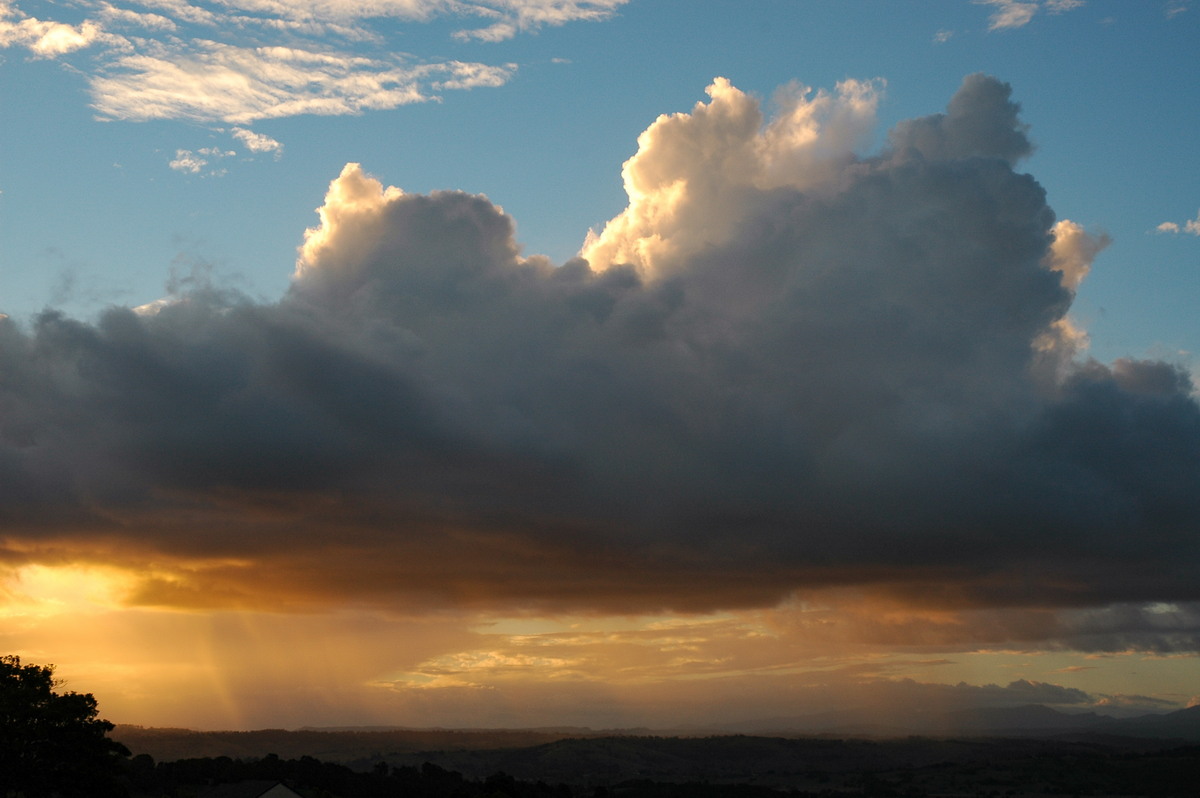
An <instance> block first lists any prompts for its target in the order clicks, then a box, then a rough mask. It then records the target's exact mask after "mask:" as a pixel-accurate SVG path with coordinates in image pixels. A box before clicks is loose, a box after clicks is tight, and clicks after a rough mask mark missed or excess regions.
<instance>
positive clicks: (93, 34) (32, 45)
mask: <svg viewBox="0 0 1200 798" xmlns="http://www.w3.org/2000/svg"><path fill="white" fill-rule="evenodd" d="M118 41H120V40H119V39H118V38H117V37H112V36H108V35H106V34H105V33H104V31H103V30H102V29H101V27H100V26H99V25H98V24H96V23H95V22H93V21H91V20H85V21H84V22H82V23H80V24H78V25H68V24H65V23H62V22H56V21H53V20H44V19H38V18H36V17H30V16H28V15H26V14H24V13H23V12H22V11H20V10H19V9H18V8H17V7H16V6H14V5H12V4H10V3H0V48H2V47H12V46H21V47H26V48H28V49H29V51H30V52H31V53H33V54H34V55H35V56H38V57H41V58H54V57H56V56H60V55H64V54H66V53H73V52H75V51H76V50H82V49H84V48H86V47H91V46H92V45H93V44H96V43H99V42H108V43H114V42H118Z"/></svg>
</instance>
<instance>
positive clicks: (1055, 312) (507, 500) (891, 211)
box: [0, 76, 1200, 639]
mask: <svg viewBox="0 0 1200 798" xmlns="http://www.w3.org/2000/svg"><path fill="white" fill-rule="evenodd" d="M720 85H722V86H723V88H719V89H714V90H713V91H710V94H712V95H713V103H712V104H711V105H709V106H698V107H697V110H696V112H695V113H694V114H692V115H690V116H688V115H677V116H675V117H671V118H666V117H664V118H663V119H660V121H659V122H658V123H656V125H655V127H652V128H651V130H650V131H647V134H646V135H645V136H643V139H642V140H641V145H642V152H641V153H639V156H637V157H638V159H640V161H636V162H635V161H631V164H633V166H632V167H631V166H627V172H628V174H635V173H639V172H638V170H642V171H641V172H640V174H643V175H644V174H645V173H646V171H647V170H648V168H649V167H650V166H653V167H655V169H657V170H658V171H657V172H655V174H656V175H657V176H658V178H661V181H660V183H661V191H663V192H667V191H670V192H674V193H673V194H672V195H671V196H672V199H671V200H670V203H669V207H670V213H673V214H676V215H675V216H673V217H670V218H669V220H668V221H669V223H670V224H669V225H668V223H667V222H664V221H663V220H664V219H668V216H667V215H664V214H665V212H664V211H663V210H662V209H663V208H665V207H667V205H664V204H659V205H653V203H650V204H645V203H643V204H642V205H640V206H638V205H637V203H636V202H631V209H630V211H629V212H627V213H628V214H629V215H630V216H629V217H628V218H625V219H624V221H623V222H622V224H621V225H617V224H614V225H611V226H610V229H606V231H605V232H604V233H603V235H602V236H600V237H598V239H597V241H599V242H600V243H599V245H597V244H596V242H592V243H590V244H589V248H588V249H585V252H586V253H591V254H592V257H593V261H592V262H591V263H589V262H587V261H584V260H576V261H572V262H569V263H567V264H565V265H563V266H561V267H553V266H552V265H551V264H549V263H548V262H546V261H544V260H543V259H540V258H537V257H534V258H523V257H522V256H521V255H520V253H519V250H518V247H517V245H516V243H515V241H514V237H513V224H512V222H511V220H510V219H509V218H508V217H507V216H505V215H504V214H503V213H502V212H501V211H500V209H498V208H497V207H496V206H495V205H493V204H492V203H491V202H489V201H488V200H487V199H486V198H483V197H479V196H469V195H466V194H462V193H457V192H442V193H435V194H433V195H429V196H420V195H406V194H403V193H402V192H400V191H399V190H396V189H388V190H386V191H385V190H384V189H383V188H382V186H381V185H380V184H379V183H378V182H376V181H374V180H373V179H371V178H369V177H367V176H366V175H365V174H363V172H362V171H361V170H360V169H359V168H358V167H357V165H350V166H348V167H347V168H346V170H345V171H344V172H343V173H342V175H341V176H340V177H339V178H338V179H337V180H336V181H334V183H333V184H332V185H331V187H330V193H329V195H328V197H327V198H326V202H325V205H324V206H323V208H322V209H321V220H322V221H321V226H320V227H319V228H317V229H314V230H312V231H309V234H308V237H307V239H306V242H305V246H304V248H303V249H302V253H301V260H300V263H299V266H298V268H297V274H296V278H295V280H294V282H293V285H292V287H291V289H290V291H289V293H288V294H287V295H286V296H285V297H284V298H283V299H282V300H281V301H279V302H278V303H276V304H267V305H264V304H255V303H251V302H249V301H246V300H242V299H239V298H237V297H234V296H228V295H221V294H218V293H215V292H212V291H211V290H207V289H205V290H198V291H196V292H193V293H191V294H187V295H184V296H181V297H179V298H178V301H176V302H174V303H172V304H166V305H164V306H162V307H161V308H160V309H159V310H158V311H157V312H156V313H135V312H133V311H129V310H123V309H115V310H112V311H110V312H108V313H107V314H106V315H105V316H104V317H103V318H101V319H100V320H99V321H98V322H97V323H96V324H87V323H83V322H79V321H76V320H72V319H68V318H65V317H63V316H61V315H58V314H55V313H46V314H44V315H42V316H41V317H40V318H38V319H37V320H36V321H35V322H34V323H33V324H32V325H31V327H30V328H29V329H27V330H26V329H21V328H19V327H18V326H17V325H16V324H14V323H13V322H11V321H7V320H6V321H4V322H3V323H2V324H0V403H2V404H0V408H2V411H3V416H2V417H0V436H2V438H0V440H2V446H0V521H2V523H3V527H4V528H3V536H4V538H5V539H6V541H7V548H6V549H5V551H7V552H8V556H9V557H10V558H20V557H34V556H38V555H37V552H42V553H43V554H42V556H50V555H49V554H48V552H52V551H77V552H87V551H92V552H93V555H92V556H100V552H106V553H107V554H105V556H117V555H116V554H114V552H119V553H120V556H123V557H128V558H131V560H136V558H137V557H138V556H141V557H144V558H146V559H147V560H154V561H156V562H164V563H175V566H174V567H175V568H176V570H175V571H174V572H173V573H172V574H171V575H169V578H156V579H154V580H147V581H146V582H145V584H144V585H143V587H142V589H141V591H140V592H139V593H138V594H137V595H136V596H135V600H137V601H142V602H146V603H183V604H203V603H245V604H266V605H278V606H289V605H291V604H293V603H294V604H297V605H298V604H303V603H305V602H312V601H318V602H321V601H341V600H367V601H373V602H383V603H397V604H399V605H411V604H413V603H420V604H477V605H485V606H489V605H490V606H500V605H504V606H514V605H523V606H531V607H549V608H556V607H557V608H566V607H570V608H576V609H579V608H584V609H589V608H590V609H598V610H622V611H642V610H653V609H659V608H667V607H669V608H675V609H685V610H696V609H713V608H718V607H733V606H752V605H765V604H770V603H773V602H775V601H777V600H779V599H780V598H781V597H783V596H785V595H787V594H788V593H789V592H790V591H792V590H794V589H797V588H814V587H821V586H829V585H869V586H873V588H880V589H885V590H887V591H890V592H894V593H896V594H899V595H901V596H903V597H905V598H906V600H910V601H916V602H921V603H928V604H946V605H951V606H956V607H960V608H972V607H976V608H979V607H984V608H986V607H1009V606H1014V605H1028V606H1043V607H1045V606H1048V607H1072V606H1090V605H1097V606H1098V605H1104V604H1108V603H1111V602H1127V603H1132V604H1133V605H1136V604H1137V603H1138V602H1150V601H1182V600H1195V599H1200V583H1198V582H1197V580H1196V579H1195V569H1196V566H1197V565H1198V564H1200V558H1198V556H1197V554H1198V552H1197V533H1196V530H1197V524H1198V522H1200V407H1198V406H1197V403H1196V401H1195V399H1194V398H1193V396H1192V393H1191V391H1192V386H1191V384H1190V382H1189V380H1188V378H1187V376H1186V375H1185V374H1184V373H1183V372H1181V371H1180V370H1178V369H1177V368H1175V367H1173V366H1170V365H1168V364H1164V363H1159V362H1149V361H1133V360H1130V361H1121V362H1118V363H1116V364H1113V365H1111V366H1106V365H1103V364H1099V363H1095V362H1090V361H1086V362H1085V361H1080V362H1076V361H1075V360H1073V356H1074V355H1075V347H1076V341H1077V339H1078V333H1077V332H1076V331H1073V330H1072V328H1071V327H1070V325H1069V322H1068V321H1067V320H1066V313H1067V310H1068V308H1069V306H1070V302H1071V299H1072V292H1073V289H1074V286H1075V285H1076V284H1077V283H1078V279H1079V278H1081V277H1082V274H1083V272H1085V271H1086V268H1087V261H1090V258H1091V257H1092V256H1094V254H1095V252H1096V251H1098V249H1099V248H1100V246H1102V243H1101V242H1098V239H1095V238H1090V237H1087V236H1086V235H1085V234H1083V233H1082V232H1081V231H1080V230H1078V228H1077V227H1076V228H1073V229H1074V233H1072V228H1070V227H1067V226H1064V225H1069V223H1061V222H1060V223H1058V224H1057V225H1056V223H1055V218H1054V214H1053V213H1052V211H1051V210H1050V208H1049V207H1048V206H1047V204H1046V199H1045V194H1044V192H1043V190H1042V188H1041V187H1040V186H1039V185H1038V184H1037V182H1036V181H1035V180H1034V179H1033V178H1032V177H1030V176H1029V175H1025V174H1021V173H1019V172H1017V171H1015V170H1014V164H1015V163H1016V162H1017V161H1018V160H1019V159H1020V158H1021V157H1023V156H1024V155H1027V154H1028V153H1029V152H1030V151H1031V146H1030V143H1029V140H1028V138H1027V137H1026V133H1025V126H1024V125H1023V124H1022V123H1021V122H1020V120H1019V118H1018V115H1017V110H1018V109H1017V106H1016V105H1015V104H1014V103H1013V102H1012V101H1011V100H1010V98H1009V93H1010V92H1009V88H1008V87H1007V85H1005V84H1001V83H999V82H998V81H995V80H994V79H991V78H986V77H982V76H972V77H969V78H968V79H967V80H966V81H965V82H964V84H963V87H962V88H961V89H960V91H959V92H958V94H956V95H955V97H954V98H953V99H952V100H951V102H950V105H949V108H948V111H947V113H946V114H944V115H937V116H933V117H927V118H923V119H917V120H912V121H909V122H905V123H902V124H900V125H898V126H897V127H896V129H895V130H893V131H892V134H891V136H890V137H889V142H890V146H889V148H888V149H887V150H886V151H885V152H884V153H883V154H881V155H879V156H876V157H872V158H867V159H861V158H851V157H848V156H846V154H845V153H841V154H838V152H837V151H836V148H834V149H833V150H831V151H830V152H832V153H833V154H830V155H829V156H828V157H827V158H825V160H823V161H820V162H819V163H818V162H812V163H809V162H808V161H805V160H804V159H803V158H799V157H798V156H797V157H796V158H793V159H792V161H787V162H788V163H792V164H793V166H795V164H800V166H795V168H796V169H799V170H800V172H803V174H801V173H800V172H797V174H796V176H795V179H794V180H793V179H789V180H788V181H781V180H766V181H765V182H764V179H758V178H755V179H753V180H752V179H749V178H747V179H746V180H744V181H742V182H738V181H739V180H740V179H741V178H740V177H739V175H742V174H750V173H751V172H752V171H753V170H749V171H747V170H746V169H741V168H730V167H729V165H728V164H719V163H717V164H716V165H715V166H714V165H713V164H714V163H715V161H714V159H715V160H717V161H719V159H720V156H721V153H722V152H724V151H725V150H721V149H716V150H713V149H711V148H709V149H706V150H705V152H704V158H703V159H699V160H703V161H704V163H705V164H706V166H705V170H706V174H705V175H704V178H705V179H704V180H703V181H702V180H700V179H699V176H698V175H696V174H694V173H693V172H694V170H695V169H696V167H695V162H694V161H693V160H689V158H688V149H687V148H688V147H689V146H697V147H699V146H700V145H701V144H703V143H704V142H706V141H708V140H709V139H711V140H714V141H720V142H722V144H721V146H722V147H726V148H727V150H728V151H729V152H734V151H738V152H741V153H742V155H739V157H743V156H744V157H751V156H746V155H745V153H747V152H753V153H757V154H756V155H754V156H753V157H754V158H761V159H764V160H763V162H764V163H784V162H785V159H780V158H776V156H778V155H779V152H778V148H779V147H782V146H784V145H783V144H780V142H782V141H784V140H785V138H786V137H781V136H778V135H776V134H778V133H779V129H778V125H777V124H776V123H772V124H773V125H774V127H772V128H770V129H769V130H768V133H769V134H770V135H775V136H776V138H774V139H772V138H770V135H768V136H767V138H765V139H764V138H763V136H764V135H765V134H763V133H762V131H761V130H760V127H761V126H760V125H756V124H753V119H751V120H750V122H751V123H750V124H742V123H741V122H739V126H738V127H736V130H738V131H741V132H740V133H737V135H741V136H744V137H748V138H746V141H745V142H741V143H739V142H738V141H735V140H733V139H731V138H730V136H725V135H724V133H725V132H727V130H733V129H734V127H732V126H729V127H723V126H725V125H726V123H727V122H728V121H729V119H731V118H732V111H730V114H727V115H726V116H722V114H723V113H725V112H726V111H729V110H730V109H735V110H736V109H740V110H741V111H745V109H746V108H747V107H748V106H747V105H746V104H745V100H746V98H745V97H744V95H740V94H739V93H737V92H736V90H735V89H732V88H731V87H729V86H728V85H727V84H720ZM860 89H861V87H860ZM862 96H863V95H862V94H861V92H860V94H859V95H857V96H855V97H851V98H850V99H847V100H846V103H848V105H847V107H852V110H853V109H854V108H858V109H861V103H862ZM828 99H829V98H827V97H824V96H822V97H821V98H818V100H816V101H814V105H816V103H818V102H825V101H827V100H828ZM739 103H740V105H739ZM854 103H859V105H854ZM735 107H736V108H735ZM822 107H823V106H822ZM753 110H754V112H755V113H757V106H754V109H753ZM740 118H741V117H739V119H740ZM833 118H835V119H837V118H839V117H837V116H836V114H835V115H834V117H833ZM810 121H811V120H810ZM847 124H848V123H847ZM833 127H834V128H836V127H837V126H836V125H834V126H833ZM772 131H773V132H772ZM716 133H722V136H724V137H721V136H717V135H716ZM706 137H707V138H706ZM800 138H801V137H796V140H797V141H799V140H800ZM763 141H765V142H766V144H762V145H761V146H760V145H759V144H755V142H763ZM746 142H749V145H748V146H746V147H743V148H742V150H738V147H739V146H741V145H742V144H745V143H746ZM705 146H707V145H705ZM788 146H792V145H788ZM796 146H799V145H796ZM804 146H808V145H807V144H806V145H804ZM755 147H757V149H755ZM769 147H775V148H776V150H775V151H772V152H769V153H767V154H763V153H764V152H766V149H765V148H769ZM714 152H715V153H716V155H714V154H713V153H714ZM796 152H799V151H798V150H797V151H792V152H791V154H792V155H795V154H796ZM805 152H808V151H807V150H806V151H805ZM784 154H785V155H787V154H788V153H784ZM801 154H803V153H801ZM768 156H769V157H768ZM770 158H776V160H774V161H772V160H770ZM805 164H807V166H805ZM710 167H711V168H710ZM672 170H677V171H678V172H679V175H678V176H677V177H672V175H673V174H674V172H673V171H672ZM722 170H724V171H722ZM764 174H766V173H765V172H764ZM725 189H728V190H727V191H726V190H725ZM655 190H660V189H655ZM663 196H666V195H665V194H664V195H663ZM651 199H653V198H651ZM635 206H636V207H635ZM639 208H640V210H638V209H639ZM647 209H649V210H647ZM655 209H657V210H655ZM635 211H636V212H637V213H640V214H642V216H641V217H639V218H636V219H634V218H633V215H634V214H635ZM689 214H690V215H689ZM655 220H657V221H655ZM655 224H658V225H659V227H660V228H661V230H660V232H661V234H660V232H655V228H654V225H655ZM622 225H623V226H622ZM668 227H669V229H668ZM1072 235H1073V236H1074V237H1073V238H1072V237H1071V236H1072ZM656 236H657V238H655V237H656ZM689 236H690V238H689ZM617 239H620V240H617ZM689 241H690V242H691V245H689V244H688V242H689ZM647 242H651V243H647ZM605 247H608V249H605ZM655 247H657V249H655ZM1072 248H1074V249H1072ZM1068 250H1072V251H1068ZM604 251H610V252H651V251H653V252H654V253H655V258H657V260H656V261H654V263H653V264H651V263H650V261H649V260H647V261H646V262H645V263H638V262H633V263H631V264H621V263H612V262H601V261H600V260H599V256H598V255H596V254H595V253H599V252H604ZM1081 252H1082V253H1084V255H1080V253H1081ZM647 257H649V256H647ZM1072 257H1074V258H1075V260H1072ZM78 556H80V557H83V556H85V554H84V553H80V554H79V555H78ZM155 558H157V559H155ZM248 563H256V566H255V567H254V568H250V567H248V565H247V564H248ZM1189 617H1190V616H1189ZM1144 625H1145V626H1146V628H1147V629H1149V630H1150V631H1149V634H1151V635H1152V634H1153V633H1154V630H1153V628H1152V627H1153V624H1151V623H1149V621H1147V623H1146V624H1144ZM1127 626H1128V625H1126V627H1127ZM1126 627H1122V628H1126ZM1191 628H1192V633H1193V639H1194V631H1195V626H1194V624H1193V625H1192V627H1191ZM1064 634H1067V635H1069V634H1070V633H1069V631H1066V632H1064Z"/></svg>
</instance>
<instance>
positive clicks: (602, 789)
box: [116, 727, 1200, 798]
mask: <svg viewBox="0 0 1200 798" xmlns="http://www.w3.org/2000/svg"><path fill="white" fill-rule="evenodd" d="M579 731H580V732H582V731H583V730H579ZM116 736H117V738H118V739H120V740H121V741H122V742H123V743H125V744H126V745H127V746H129V747H130V749H132V750H133V752H134V753H135V754H136V755H137V756H135V757H134V758H133V760H132V761H131V763H130V774H131V775H130V781H131V785H132V787H133V795H134V796H155V797H156V798H158V796H172V798H184V797H185V796H203V795H204V794H205V790H211V789H213V788H215V787H218V786H220V785H227V784H232V783H238V782H243V781H252V780H254V781H258V782H262V783H268V784H274V783H276V782H278V783H280V784H283V785H286V786H287V787H289V788H290V789H292V790H293V791H294V792H295V793H296V794H298V795H301V796H304V798H352V796H363V797H364V798H371V796H389V797H390V796H403V797H404V798H426V797H428V798H434V796H438V798H693V797H695V798H758V797H760V796H761V798H770V797H771V796H775V797H776V798H777V797H778V796H781V795H785V796H787V795H790V796H793V798H817V796H822V797H823V798H832V797H833V796H913V797H915V796H946V797H947V798H949V797H950V796H1059V795H1064V796H1066V795H1070V796H1077V795H1079V796H1081V795H1090V796H1096V797H1101V796H1112V797H1115V796H1164V797H1166V796H1188V797H1189V798H1191V796H1194V795H1195V794H1196V793H1195V790H1196V774H1197V773H1200V745H1197V744H1194V743H1192V744H1189V743H1188V742H1186V741H1184V740H1179V739H1155V738H1149V737H1143V738H1135V737H1115V736H1109V737H1105V736H1101V735H1093V736H1091V737H1090V738H1086V739H1085V738H1083V737H1079V736H1075V737H1054V738H1036V737H1025V738H996V737H972V738H933V737H917V736H913V737H907V738H897V739H875V740H869V739H836V738H832V737H825V738H822V737H793V738H788V737H755V736H742V735H722V736H694V737H681V736H653V735H638V736H634V735H627V736H617V735H595V736H587V735H586V734H584V733H577V734H574V735H567V734H563V733H556V732H555V731H553V730H537V731H503V730H499V731H446V730H431V731H417V730H390V731H389V730H371V731H347V730H342V731H314V730H303V731H295V732H287V731H280V730H266V731H257V732H187V731H181V730H156V729H140V728H134V727H118V730H117V735H116ZM546 738H553V739H546ZM189 741H190V743H191V744H192V745H194V746H195V747H196V749H197V750H201V749H203V750H207V751H217V750H222V749H223V750H224V751H225V753H221V754H217V753H209V754H204V755H201V756H192V757H178V758H177V759H175V760H174V761H165V760H160V761H158V762H157V764H156V762H155V759H156V757H154V756H152V755H151V753H150V752H151V751H152V750H159V751H162V752H165V751H179V750H182V749H181V748H180V747H181V746H183V745H185V743H187V742H189ZM262 745H274V746H276V747H277V748H278V749H279V750H278V751H272V752H269V753H260V752H259V749H260V746H262ZM280 751H284V752H287V753H286V754H282V753H279V752H280ZM172 756H173V755H172ZM260 794H261V793H260Z"/></svg>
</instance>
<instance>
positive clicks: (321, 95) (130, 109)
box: [92, 42, 515, 125]
mask: <svg viewBox="0 0 1200 798" xmlns="http://www.w3.org/2000/svg"><path fill="white" fill-rule="evenodd" d="M514 69H515V67H514V66H513V65H511V64H508V65H504V66H498V67H488V66H484V65H481V64H467V63H460V62H447V63H443V64H436V65H430V64H426V65H415V66H406V65H404V64H401V63H398V62H396V61H394V60H393V59H386V60H377V59H369V58H362V57H357V56H348V55H339V54H331V53H318V52H313V51H308V50H297V49H293V48H284V47H268V48H255V49H248V48H243V47H235V46H229V45H225V44H219V43H217V42H198V43H197V49H196V50H194V51H192V52H188V53H185V52H179V51H176V52H172V53H169V54H164V55H162V56H150V55H129V56H123V57H120V58H117V59H116V60H115V61H114V62H113V63H112V64H111V65H110V66H109V67H108V68H107V69H106V70H105V73H104V74H103V75H101V76H98V77H96V78H94V79H93V81H92V93H93V97H94V98H95V108H96V110H97V111H98V112H99V113H100V114H101V115H102V116H105V117H108V118H111V119H124V120H131V121H146V120H151V119H194V120H197V121H201V122H212V121H219V122H233V123H236V124H239V125H244V124H247V123H250V122H254V121H256V120H260V119H273V118H281V117H289V116H296V115H300V114H321V115H339V114H358V113H362V112H364V111H368V110H383V109H389V108H397V107H399V106H401V105H407V104H410V103H418V102H427V101H429V100H431V99H434V98H435V96H436V95H435V94H433V93H432V92H433V91H437V90H443V89H467V88H472V87H475V86H495V85H499V84H500V83H503V82H504V81H506V80H507V79H508V77H509V76H511V74H512V71H513V70H514Z"/></svg>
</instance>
